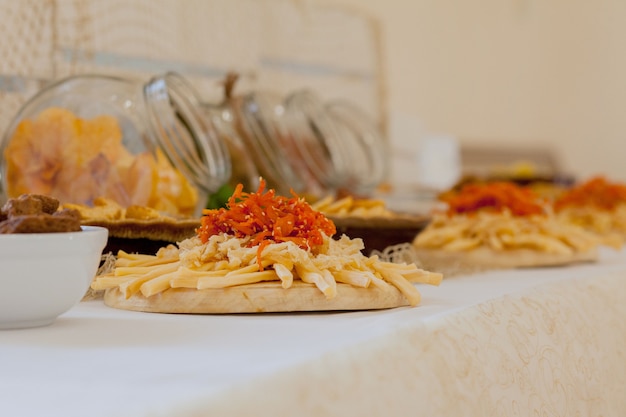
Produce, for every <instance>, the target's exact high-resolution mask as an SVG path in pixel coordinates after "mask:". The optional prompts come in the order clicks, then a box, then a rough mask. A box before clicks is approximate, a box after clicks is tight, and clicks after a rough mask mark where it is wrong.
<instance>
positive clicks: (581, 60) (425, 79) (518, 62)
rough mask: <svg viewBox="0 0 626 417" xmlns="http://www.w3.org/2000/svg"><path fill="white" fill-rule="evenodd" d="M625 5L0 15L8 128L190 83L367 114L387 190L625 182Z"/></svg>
mask: <svg viewBox="0 0 626 417" xmlns="http://www.w3.org/2000/svg"><path fill="white" fill-rule="evenodd" d="M624 18H626V2H623V1H617V0H597V1H595V2H587V1H582V0H568V1H564V0H556V1H549V2H546V1H541V0H476V1H473V2H465V1H459V0H456V1H452V0H438V1H431V0H22V1H19V2H18V1H13V0H0V33H1V38H0V54H1V55H2V59H1V60H0V129H4V128H5V127H6V126H7V124H8V123H9V121H10V120H11V118H13V117H14V115H15V113H16V112H17V110H18V109H19V108H20V106H21V104H23V103H24V102H25V101H26V100H27V99H28V98H29V97H31V96H32V95H33V94H34V93H35V92H36V91H38V90H39V89H40V88H42V87H43V86H44V85H45V84H46V83H48V82H49V81H50V80H54V79H58V78H60V77H65V76H67V75H72V74H80V73H88V72H97V73H109V74H118V75H125V76H137V77H145V76H149V75H153V74H158V73H163V72H165V71H171V70H174V71H178V72H180V73H181V74H183V75H184V76H186V77H188V78H189V79H190V80H191V81H193V82H194V84H195V85H196V86H197V87H198V89H199V91H201V92H202V94H203V96H205V99H206V100H207V101H209V102H215V103H217V102H219V101H221V99H222V88H221V85H220V83H219V82H220V80H222V79H223V77H224V74H226V72H228V71H233V70H234V71H237V72H238V73H239V74H240V75H241V79H240V82H239V84H238V86H237V88H238V90H239V91H240V92H244V91H246V90H251V89H252V90H261V89H268V90H273V91H276V92H278V93H283V94H284V93H287V92H290V91H294V90H297V89H300V88H310V89H313V90H315V91H316V92H317V93H319V94H320V95H321V96H322V97H323V98H324V99H328V100H331V99H335V98H347V99H349V100H351V101H353V102H355V103H357V104H358V105H359V106H360V107H361V108H362V109H363V110H364V111H365V112H366V113H367V114H368V115H369V116H370V117H371V118H372V119H373V120H375V122H376V123H377V124H378V125H379V126H380V128H381V130H382V131H383V132H384V134H385V137H386V140H387V141H388V143H389V146H390V149H391V158H392V164H391V167H392V169H391V172H390V173H389V178H388V182H389V183H391V184H394V185H398V186H401V185H404V184H406V185H413V184H423V185H427V186H433V187H437V188H441V187H445V186H448V185H451V184H452V183H454V181H456V180H457V179H458V178H459V177H460V175H461V174H462V173H463V172H464V171H466V170H467V169H468V168H470V167H477V168H476V169H480V167H483V168H484V167H494V166H498V165H502V164H511V163H517V162H520V161H530V162H531V163H532V164H534V166H535V167H538V169H545V170H547V171H548V173H550V174H554V173H565V174H568V175H574V176H575V177H576V178H579V179H580V178H585V177H588V176H591V175H595V174H605V175H607V176H609V177H612V178H614V179H617V180H626V164H624V162H623V154H624V152H625V151H626V141H624V132H626V117H624V116H623V115H622V112H624V110H625V109H626V77H625V76H624V73H626V55H625V54H624V52H623V48H622V40H623V39H624V37H625V36H626V26H624V25H623V22H624Z"/></svg>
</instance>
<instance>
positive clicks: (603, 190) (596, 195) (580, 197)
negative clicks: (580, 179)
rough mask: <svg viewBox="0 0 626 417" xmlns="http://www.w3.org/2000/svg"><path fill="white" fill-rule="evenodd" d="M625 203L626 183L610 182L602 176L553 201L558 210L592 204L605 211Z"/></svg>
mask: <svg viewBox="0 0 626 417" xmlns="http://www.w3.org/2000/svg"><path fill="white" fill-rule="evenodd" d="M624 203H626V185H623V184H617V183H611V182H609V181H608V180H607V179H606V178H604V177H594V178H591V179H590V180H588V181H586V182H584V183H582V184H579V185H577V186H576V187H574V188H572V189H571V190H569V191H566V192H565V193H563V194H562V195H561V196H560V197H559V198H558V199H557V200H556V201H555V202H554V208H555V210H557V211H559V210H561V209H563V208H565V207H571V206H577V207H581V206H592V207H596V208H599V209H602V210H606V211H612V210H614V209H615V208H616V207H617V206H618V205H619V204H624Z"/></svg>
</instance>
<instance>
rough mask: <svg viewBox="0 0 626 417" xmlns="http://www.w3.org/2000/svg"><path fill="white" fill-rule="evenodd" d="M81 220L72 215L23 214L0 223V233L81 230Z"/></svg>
mask: <svg viewBox="0 0 626 417" xmlns="http://www.w3.org/2000/svg"><path fill="white" fill-rule="evenodd" d="M80 230H81V228H80V222H79V221H78V220H77V219H76V218H75V217H71V216H54V215H52V214H47V213H42V214H23V215H19V216H12V217H9V219H7V220H5V221H3V222H2V223H0V233H64V232H80Z"/></svg>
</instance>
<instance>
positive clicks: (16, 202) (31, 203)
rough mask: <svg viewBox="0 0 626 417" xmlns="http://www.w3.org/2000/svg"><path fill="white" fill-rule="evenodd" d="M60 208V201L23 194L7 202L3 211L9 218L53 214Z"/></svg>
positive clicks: (42, 196)
mask: <svg viewBox="0 0 626 417" xmlns="http://www.w3.org/2000/svg"><path fill="white" fill-rule="evenodd" d="M58 208H59V201H58V200H56V199H54V198H51V197H47V196H44V195H39V194H22V195H21V196H19V197H17V198H12V199H10V200H9V201H7V202H6V203H5V204H4V206H3V207H2V211H3V212H4V213H6V215H7V217H12V216H20V215H24V214H40V213H46V214H53V213H54V212H56V211H57V209H58Z"/></svg>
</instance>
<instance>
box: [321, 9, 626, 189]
mask: <svg viewBox="0 0 626 417" xmlns="http://www.w3.org/2000/svg"><path fill="white" fill-rule="evenodd" d="M316 1H317V2H318V3H324V4H333V5H341V6H345V7H350V8H354V9H358V10H361V11H363V12H365V13H368V14H372V15H375V16H377V17H378V18H380V20H381V26H382V44H383V48H384V51H383V55H384V56H385V59H386V61H385V70H386V76H387V77H386V81H387V86H388V94H387V100H388V105H389V111H390V117H391V119H392V122H393V120H396V121H397V120H400V121H402V123H401V124H399V126H400V128H399V130H398V129H396V131H394V132H393V133H394V140H395V141H400V142H402V141H404V142H410V141H414V140H416V139H415V138H416V136H417V135H416V134H415V132H416V130H414V129H412V126H411V123H414V124H416V125H417V124H419V125H421V128H422V129H425V130H428V131H433V132H444V133H450V134H452V135H454V136H456V137H458V138H459V140H460V141H461V142H462V143H468V144H497V145H502V146H512V147H519V146H523V147H530V146H548V147H550V148H553V149H555V150H556V152H557V153H558V157H559V159H560V161H561V162H562V165H563V166H564V168H565V169H566V170H567V171H569V172H571V173H574V174H576V175H577V176H578V177H586V176H589V175H592V174H596V173H605V174H607V175H609V176H612V177H614V178H617V179H620V180H626V162H625V161H624V154H625V153H626V138H625V137H626V48H625V47H624V42H625V41H626V25H624V22H626V2H624V1H622V0H597V1H593V2H590V1H584V0H551V1H545V0H477V1H472V2H467V1H462V0H455V1H454V0H316Z"/></svg>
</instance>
